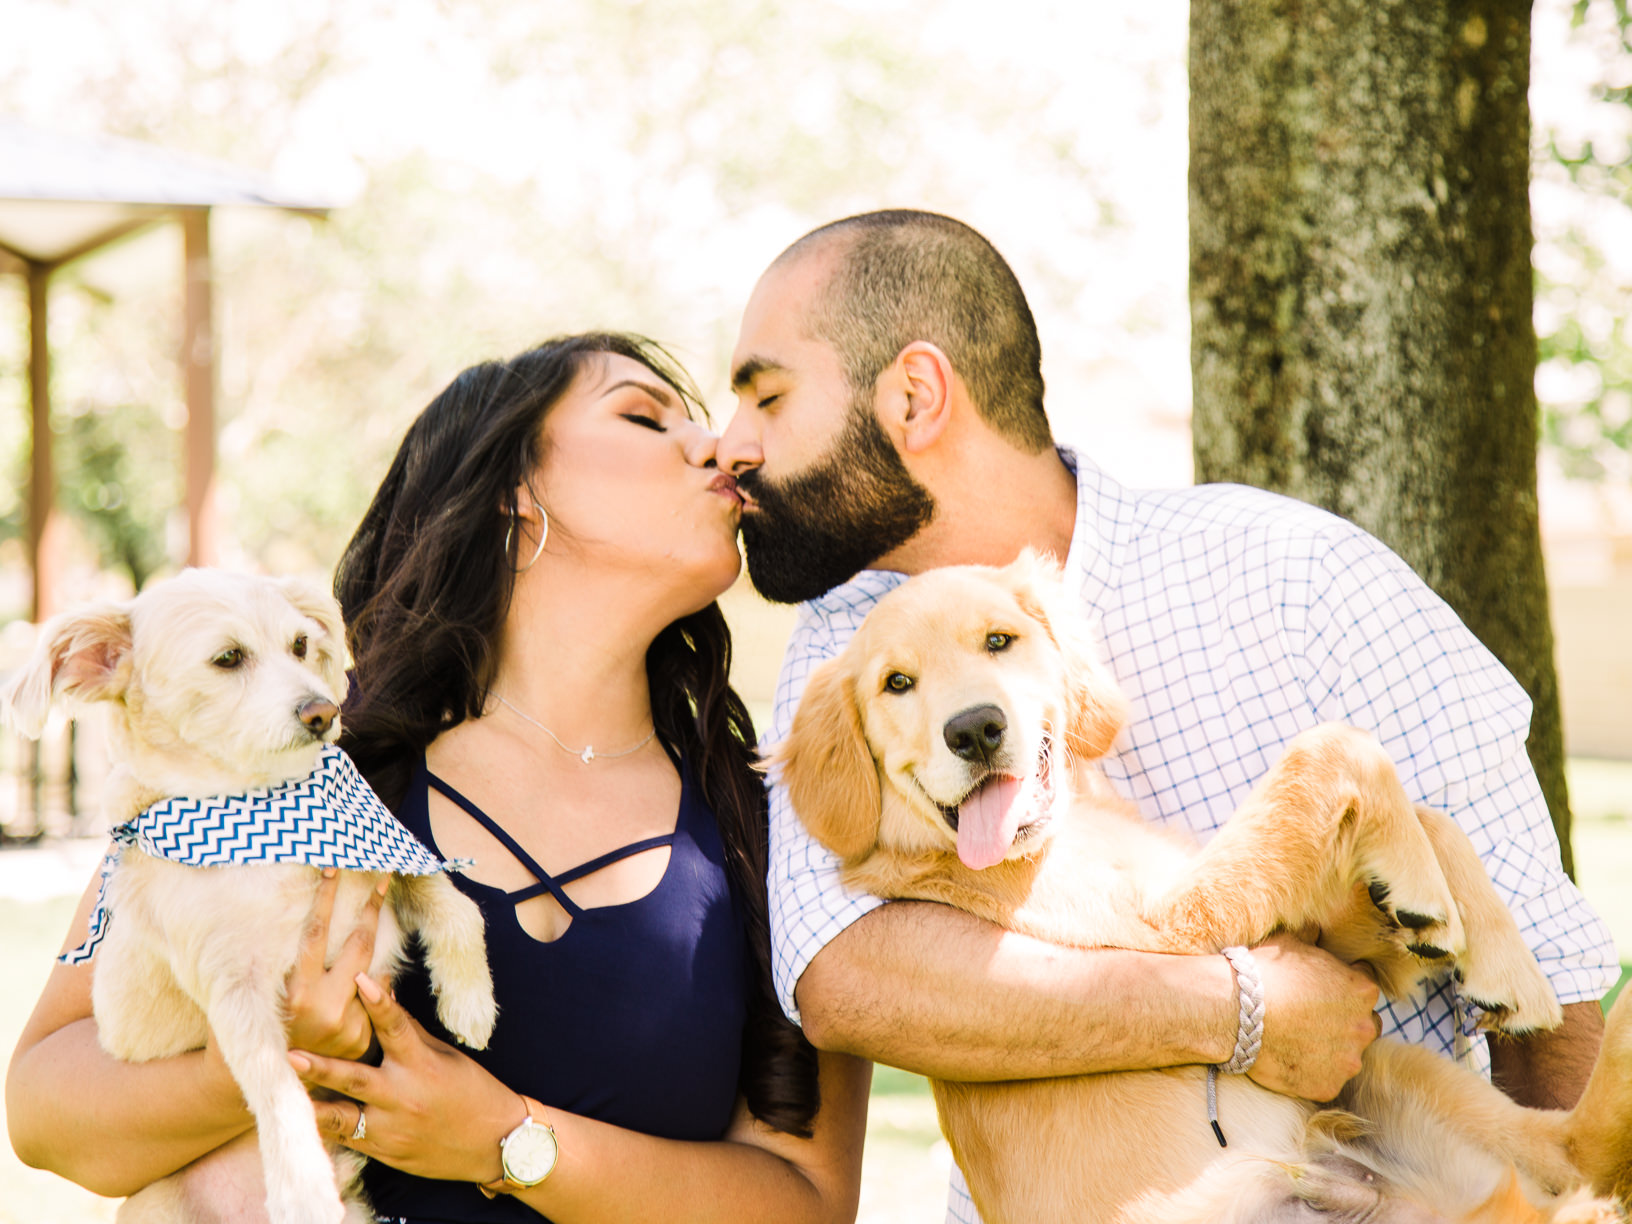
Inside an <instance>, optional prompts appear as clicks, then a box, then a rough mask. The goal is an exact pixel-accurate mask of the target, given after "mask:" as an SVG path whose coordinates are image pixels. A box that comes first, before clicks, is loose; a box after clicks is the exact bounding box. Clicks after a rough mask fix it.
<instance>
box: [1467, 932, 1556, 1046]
mask: <svg viewBox="0 0 1632 1224" xmlns="http://www.w3.org/2000/svg"><path fill="white" fill-rule="evenodd" d="M1456 979H1457V982H1458V983H1459V984H1460V985H1459V989H1460V990H1461V993H1462V997H1463V998H1465V999H1466V1000H1467V1001H1468V1002H1470V1003H1472V1004H1474V1005H1475V1006H1477V1007H1478V1008H1480V1010H1482V1011H1483V1012H1484V1015H1483V1016H1481V1017H1480V1019H1479V1027H1480V1028H1484V1029H1494V1030H1495V1031H1496V1032H1498V1033H1511V1034H1513V1035H1515V1036H1517V1035H1520V1034H1524V1033H1533V1032H1536V1031H1537V1030H1538V1029H1555V1028H1557V1027H1558V1026H1559V1025H1560V1024H1561V1023H1563V1021H1564V1010H1563V1008H1561V1007H1560V1006H1559V1002H1558V996H1557V995H1555V994H1554V993H1553V987H1552V984H1551V983H1549V982H1548V981H1547V975H1546V974H1544V973H1543V972H1542V971H1541V966H1540V965H1538V964H1536V958H1535V957H1533V956H1531V955H1530V950H1529V949H1528V948H1526V947H1524V946H1523V944H1522V943H1521V944H1520V945H1519V947H1518V948H1517V949H1511V948H1507V947H1503V948H1502V949H1501V951H1500V953H1499V954H1494V955H1493V954H1492V953H1491V951H1490V949H1488V948H1486V949H1484V950H1483V951H1482V952H1481V950H1480V949H1478V948H1477V947H1475V948H1473V949H1470V951H1469V953H1468V955H1467V956H1466V957H1464V958H1463V960H1462V963H1461V964H1459V965H1458V966H1457V967H1456Z"/></svg>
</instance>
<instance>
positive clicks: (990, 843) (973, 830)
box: [958, 778, 1020, 871]
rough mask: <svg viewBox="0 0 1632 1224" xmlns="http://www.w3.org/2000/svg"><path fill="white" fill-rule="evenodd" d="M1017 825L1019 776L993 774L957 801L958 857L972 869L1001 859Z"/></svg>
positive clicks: (985, 866)
mask: <svg viewBox="0 0 1632 1224" xmlns="http://www.w3.org/2000/svg"><path fill="white" fill-rule="evenodd" d="M1019 828H1020V780H1019V779H1018V778H993V779H992V780H991V781H990V782H987V783H985V784H984V785H982V786H981V787H980V789H979V790H977V791H975V792H974V793H973V794H972V795H970V796H969V797H968V798H967V799H965V800H964V801H963V802H962V803H961V804H959V805H958V857H959V858H960V859H962V860H963V865H964V866H965V867H968V868H969V869H971V870H972V871H984V870H985V869H986V868H988V867H991V866H993V865H994V864H996V863H1001V862H1002V861H1003V856H1004V855H1005V854H1007V853H1008V852H1009V847H1010V846H1012V845H1013V844H1014V835H1015V833H1016V832H1017V831H1018V830H1019Z"/></svg>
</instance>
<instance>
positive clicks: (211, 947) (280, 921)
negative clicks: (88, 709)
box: [0, 570, 495, 1224]
mask: <svg viewBox="0 0 1632 1224" xmlns="http://www.w3.org/2000/svg"><path fill="white" fill-rule="evenodd" d="M345 683H346V678H345V633H344V626H343V625H342V623H341V619H340V609H339V607H338V606H337V605H336V604H335V602H334V600H333V599H332V598H330V597H329V596H328V595H327V594H326V593H324V592H323V591H321V590H319V589H317V588H314V587H310V586H308V585H307V584H305V583H301V582H297V581H293V580H281V581H280V580H275V579H270V578H257V577H250V576H247V575H236V574H228V573H224V572H221V571H215V570H188V571H186V572H184V573H182V574H181V575H179V576H178V577H176V578H173V579H171V580H169V581H167V582H162V583H158V584H155V585H154V586H152V587H149V588H148V589H147V590H145V591H143V592H142V593H141V594H140V595H138V596H137V597H136V598H135V599H134V600H131V601H130V602H128V603H122V604H110V605H103V606H99V607H92V608H88V609H85V610H82V611H76V612H70V613H67V614H65V615H63V616H61V617H58V618H57V619H55V620H53V621H51V622H50V623H48V624H47V625H46V626H44V627H43V629H42V631H41V634H40V638H39V641H38V644H37V646H36V649H35V651H34V653H33V655H32V657H31V659H30V660H29V661H28V663H27V664H26V665H25V666H24V667H23V668H22V669H21V671H20V672H18V674H17V675H16V676H14V677H13V678H12V680H11V682H10V683H9V684H8V686H7V688H6V691H5V692H4V693H0V704H3V706H4V708H5V711H6V713H7V714H8V715H9V717H10V719H11V721H13V722H14V723H15V724H16V725H17V726H18V727H19V728H20V729H21V730H23V731H24V732H25V733H27V734H32V735H38V734H39V731H40V729H41V727H42V726H43V724H44V720H45V717H46V714H47V711H48V708H49V706H50V705H51V703H52V701H53V700H54V699H56V698H58V697H66V698H70V699H73V700H76V701H78V702H101V703H105V704H106V705H107V706H108V707H109V708H110V710H111V714H112V718H111V724H112V725H111V736H112V744H113V755H114V758H115V771H114V775H113V776H112V777H110V779H109V794H110V795H111V796H112V798H111V800H110V804H109V806H110V809H111V812H110V814H111V815H113V816H114V817H115V818H116V819H118V820H130V819H132V818H136V819H134V820H132V823H131V824H130V825H129V826H126V829H125V830H124V831H123V832H122V834H121V841H122V842H123V843H125V844H121V845H118V846H117V847H116V850H115V854H116V856H117V857H116V859H115V858H113V856H110V864H111V869H110V873H109V874H108V876H107V878H106V881H105V891H104V896H103V905H102V906H99V909H98V915H97V917H96V918H93V923H92V930H93V939H92V940H91V941H89V943H88V944H87V947H86V948H85V949H81V950H80V951H81V953H82V954H83V955H84V956H88V955H89V952H90V949H91V945H92V944H94V945H97V946H96V947H95V959H94V961H93V964H94V966H95V973H94V977H93V980H92V1005H93V1008H94V1010H95V1014H96V1021H97V1030H98V1034H99V1036H100V1039H101V1042H102V1045H103V1047H104V1048H105V1049H106V1050H107V1051H108V1052H109V1053H110V1054H112V1055H114V1056H115V1057H116V1058H122V1059H127V1060H131V1061H136V1062H141V1061H145V1060H148V1059H154V1058H165V1057H168V1056H170V1055H174V1054H179V1053H181V1052H183V1051H186V1050H193V1049H198V1048H200V1047H202V1046H203V1045H204V1044H205V1040H206V1037H207V1036H209V1035H212V1034H213V1038H214V1040H215V1041H216V1042H217V1044H218V1046H219V1048H220V1050H221V1053H222V1055H223V1057H224V1059H225V1061H226V1063H227V1065H228V1066H229V1067H230V1068H231V1069H232V1073H233V1075H234V1076H235V1077H236V1079H237V1081H238V1085H239V1087H240V1088H241V1089H242V1090H243V1094H244V1100H245V1101H246V1102H247V1103H248V1105H249V1108H250V1110H251V1111H252V1112H253V1113H254V1115H255V1121H256V1128H257V1132H258V1140H259V1148H260V1156H261V1165H262V1172H263V1174H264V1180H265V1184H266V1205H267V1211H268V1213H269V1215H270V1217H271V1219H272V1220H273V1222H274V1224H318V1222H321V1224H338V1222H339V1221H341V1220H343V1219H344V1220H348V1221H356V1222H359V1224H360V1222H362V1221H366V1220H370V1219H372V1215H371V1214H370V1213H369V1212H368V1211H367V1209H366V1207H365V1206H364V1205H363V1203H362V1201H361V1197H360V1191H359V1190H358V1189H357V1187H356V1185H355V1183H356V1177H357V1173H358V1172H359V1171H360V1169H361V1166H362V1159H361V1158H360V1157H358V1156H357V1155H356V1154H355V1153H352V1152H349V1151H345V1150H342V1149H338V1148H337V1149H335V1150H334V1151H333V1152H332V1153H331V1152H330V1151H328V1150H326V1149H325V1145H324V1143H323V1141H322V1139H321V1138H320V1136H319V1135H318V1133H317V1128H316V1125H315V1120H314V1118H313V1114H312V1107H311V1102H310V1100H309V1099H308V1097H307V1094H306V1090H305V1088H304V1086H303V1085H302V1084H301V1082H300V1080H299V1079H298V1077H297V1076H296V1075H295V1073H294V1071H293V1069H292V1068H291V1067H290V1066H289V1062H288V1058H287V1046H286V1042H285V1037H284V1028H283V1014H282V1006H283V987H284V981H285V979H286V978H287V976H288V974H289V972H290V970H291V969H292V968H293V967H294V964H295V959H296V953H297V950H298V948H299V945H300V941H301V932H302V928H303V926H304V924H305V921H306V917H307V915H308V914H309V913H310V911H311V908H312V902H313V899H314V896H315V893H316V890H317V885H318V881H319V879H320V878H321V869H320V867H319V866H315V865H311V864H310V862H309V860H310V859H311V858H312V857H314V855H313V854H312V853H311V852H310V850H309V847H307V846H305V845H302V844H298V843H300V842H301V841H302V839H304V838H306V837H307V836H308V834H309V833H310V826H309V825H296V826H291V825H289V824H288V823H286V813H288V812H291V811H298V812H300V813H301V814H302V816H301V818H302V819H305V818H307V817H309V818H311V819H313V820H315V821H316V822H317V823H318V825H319V826H320V827H322V828H323V830H324V832H323V833H322V834H321V835H319V836H317V838H316V840H318V841H321V842H328V843H330V844H328V846H327V853H326V856H325V850H324V847H322V846H320V847H318V850H317V853H316V854H315V857H317V858H318V859H319V860H320V861H323V862H328V863H330V865H335V866H341V867H347V866H368V865H372V861H373V860H374V859H377V858H378V857H379V855H380V854H381V853H382V851H381V849H380V847H381V846H385V847H387V849H394V850H395V852H396V853H395V854H394V855H393V854H389V853H388V854H386V858H387V859H388V860H389V861H391V862H393V863H399V862H400V863H402V864H403V866H402V867H401V870H403V871H407V872H416V873H421V874H398V875H395V876H393V878H392V884H391V891H390V893H389V895H388V897H387V899H386V906H385V908H384V910H383V911H382V913H381V915H380V922H379V935H378V940H377V942H376V944H375V950H374V958H373V963H372V964H371V965H370V967H369V973H370V974H371V975H375V976H376V977H377V978H378V979H379V980H382V981H389V980H390V979H391V977H392V976H393V975H394V974H395V973H396V971H397V969H398V967H399V964H400V961H401V957H402V953H403V948H404V942H405V935H406V934H407V933H410V932H417V933H418V934H419V936H420V938H421V939H422V941H423V943H424V947H425V952H426V960H427V963H428V966H429V968H430V973H431V979H432V983H433V985H434V986H435V989H436V991H437V996H438V1012H439V1014H440V1016H441V1018H442V1020H443V1022H444V1023H445V1024H446V1025H447V1026H448V1028H449V1030H450V1031H452V1032H453V1033H455V1034H457V1035H458V1036H459V1038H460V1039H461V1040H462V1041H464V1042H466V1043H467V1044H468V1045H471V1046H474V1047H477V1048H481V1047H482V1046H484V1045H486V1043H487V1039H488V1037H489V1036H490V1035H491V1033H492V1030H493V1024H494V1021H495V1008H494V1002H493V987H492V980H491V977H490V976H489V973H488V968H487V955H486V947H485V938H484V935H483V930H482V919H481V914H480V911H479V910H478V909H477V908H476V906H475V904H474V902H472V901H470V900H469V899H468V898H467V897H465V896H464V895H463V894H462V893H460V892H459V891H458V890H457V889H456V888H454V887H453V885H452V883H451V882H450V881H449V880H448V879H447V877H446V876H445V875H442V874H440V872H439V871H438V870H437V869H438V867H439V864H437V863H436V861H435V859H434V858H432V857H431V856H430V853H429V851H426V850H425V849H424V848H423V847H421V846H419V844H418V843H417V842H415V841H414V840H413V838H412V837H411V835H409V834H408V832H407V830H405V829H403V828H402V827H401V826H400V825H398V824H396V822H395V820H394V818H392V817H391V816H390V814H389V813H388V812H386V811H385V809H384V807H383V805H380V804H379V802H378V800H377V799H376V798H375V797H374V796H373V793H372V792H371V791H369V790H368V789H367V787H366V784H364V783H363V782H362V780H361V778H360V777H359V776H358V775H357V774H356V772H355V770H354V768H353V767H352V766H351V764H350V762H349V760H347V759H346V757H345V754H344V753H342V752H340V751H339V749H337V748H333V747H331V746H330V745H331V744H332V743H333V741H334V740H335V739H336V738H337V737H338V735H339V733H340V724H339V709H338V706H339V698H340V696H341V694H342V693H343V692H344V689H345ZM194 800H196V801H198V802H192V801H194ZM240 802H241V803H243V804H244V805H246V806H244V808H243V812H245V813H248V816H244V815H242V814H241V813H240V812H239V809H238V808H237V807H234V806H233V805H234V804H236V803H240ZM221 811H225V812H227V813H228V816H227V817H226V818H225V820H224V821H223V822H221V823H218V824H217V825H216V826H213V829H214V831H213V833H212V832H211V828H212V826H209V825H207V824H206V823H205V818H204V816H201V815H199V813H201V812H202V813H210V812H221ZM157 813H168V815H167V816H166V817H165V818H164V819H166V820H168V822H169V823H168V824H165V825H163V826H162V827H160V826H156V825H154V824H153V823H152V822H153V821H155V819H156V815H155V814H157ZM336 813H339V814H341V815H342V816H344V818H345V820H346V821H347V822H349V823H345V824H341V823H339V821H338V820H337V819H336V816H335V814H336ZM138 814H140V816H139V817H138ZM325 821H327V822H328V823H327V824H324V822H325ZM330 826H333V827H330ZM291 828H294V829H295V831H294V832H291V831H290V830H291ZM331 834H332V838H331V836H330V835H331ZM212 838H214V841H213V842H212V840H211V839H212ZM353 839H355V841H356V842H357V844H356V845H351V844H350V843H351V841H352V840H353ZM160 841H163V842H164V843H165V846H164V847H161V846H160V845H159V844H158V843H159V842H160ZM291 841H293V842H294V843H297V844H290V842H291ZM174 843H183V844H184V845H186V846H187V848H188V849H190V850H191V852H192V853H193V855H194V861H197V860H198V858H199V856H202V858H203V860H204V861H206V862H211V863H214V862H221V863H223V865H212V866H193V865H186V864H184V863H183V862H177V861H172V860H171V858H169V857H162V855H163V854H164V853H165V852H166V847H169V848H171V849H173V844H174ZM201 846H204V847H205V849H203V850H200V847H201ZM337 847H338V849H337ZM337 853H338V854H340V858H339V859H338V860H337V859H336V857H335V856H336V854H337ZM347 856H349V857H347ZM246 859H247V860H248V861H247V862H246V861H244V860H246ZM234 864H236V865H234ZM375 879H376V876H375V875H374V874H372V872H371V871H369V870H343V871H342V873H341V878H340V881H339V892H338V896H337V899H336V902H335V909H334V916H333V921H332V923H331V925H330V929H329V948H328V957H329V959H330V960H331V961H332V959H333V958H334V957H335V956H336V955H337V954H338V952H339V950H340V945H341V944H342V943H343V942H344V940H345V938H346V936H347V935H348V934H349V932H350V931H351V930H352V929H353V927H354V925H355V923H356V921H357V918H358V915H359V914H360V913H361V911H362V909H363V907H364V906H365V904H366V903H367V901H368V898H369V895H370V893H371V891H372V889H373V887H374V882H375ZM104 915H105V921H104ZM70 955H72V954H70ZM81 958H83V957H81ZM185 1201H186V1196H185V1194H184V1193H183V1192H182V1188H181V1186H180V1182H179V1178H178V1177H170V1178H166V1179H164V1180H163V1181H160V1182H157V1183H155V1184H154V1185H152V1186H149V1187H147V1188H146V1189H144V1190H143V1191H141V1192H140V1193H138V1194H136V1195H133V1196H131V1198H129V1199H128V1200H126V1202H125V1204H124V1206H123V1207H122V1208H121V1210H120V1214H119V1218H120V1220H121V1221H126V1222H127V1224H128V1222H133V1221H146V1220H164V1221H184V1220H186V1219H188V1218H189V1215H188V1211H187V1208H186V1206H185Z"/></svg>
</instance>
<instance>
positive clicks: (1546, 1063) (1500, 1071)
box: [1490, 1003, 1604, 1109]
mask: <svg viewBox="0 0 1632 1224" xmlns="http://www.w3.org/2000/svg"><path fill="white" fill-rule="evenodd" d="M1603 1036H1604V1013H1603V1009H1602V1008H1600V1007H1599V1005H1598V1004H1596V1003H1567V1004H1565V1006H1564V1023H1562V1024H1561V1025H1559V1026H1558V1027H1557V1028H1556V1029H1552V1030H1549V1031H1547V1032H1540V1033H1531V1034H1529V1035H1528V1036H1525V1037H1508V1038H1504V1037H1500V1036H1495V1037H1492V1038H1491V1039H1490V1077H1491V1079H1492V1081H1494V1082H1495V1084H1496V1086H1497V1087H1498V1088H1500V1089H1501V1090H1502V1091H1503V1092H1505V1093H1507V1095H1508V1096H1510V1097H1512V1098H1513V1099H1514V1100H1515V1101H1517V1102H1518V1103H1519V1104H1520V1105H1529V1106H1531V1107H1533V1108H1536V1109H1570V1108H1572V1107H1573V1106H1574V1105H1575V1103H1576V1102H1577V1101H1578V1100H1580V1099H1581V1093H1582V1090H1583V1089H1585V1088H1586V1086H1587V1077H1588V1076H1590V1075H1591V1074H1592V1064H1593V1062H1594V1061H1595V1060H1596V1059H1597V1057H1598V1046H1599V1044H1600V1042H1602V1040H1603Z"/></svg>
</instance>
